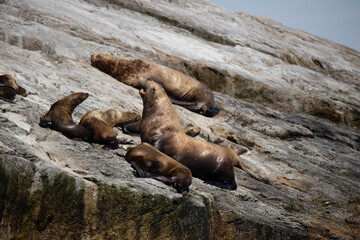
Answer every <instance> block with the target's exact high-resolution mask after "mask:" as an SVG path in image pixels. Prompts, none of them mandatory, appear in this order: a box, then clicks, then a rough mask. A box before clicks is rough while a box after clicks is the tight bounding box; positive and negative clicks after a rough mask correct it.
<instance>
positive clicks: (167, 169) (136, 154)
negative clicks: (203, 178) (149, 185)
mask: <svg viewBox="0 0 360 240" xmlns="http://www.w3.org/2000/svg"><path fill="white" fill-rule="evenodd" d="M125 159H126V161H128V162H129V163H131V166H132V167H133V168H135V170H136V171H137V172H138V174H139V176H140V177H143V178H145V177H147V178H154V179H156V180H159V181H161V182H163V183H165V184H167V185H170V186H172V187H173V188H175V189H176V191H177V192H179V193H182V192H185V191H186V192H189V186H190V184H191V181H192V174H191V171H190V170H189V169H188V168H187V167H185V166H184V165H183V164H181V163H179V162H177V161H175V160H174V159H172V158H171V157H169V156H167V155H165V154H164V153H162V152H160V151H159V150H157V149H156V148H154V147H153V146H152V145H150V144H148V143H141V144H140V145H138V146H136V147H133V148H131V149H129V150H128V151H127V153H126V156H125Z"/></svg>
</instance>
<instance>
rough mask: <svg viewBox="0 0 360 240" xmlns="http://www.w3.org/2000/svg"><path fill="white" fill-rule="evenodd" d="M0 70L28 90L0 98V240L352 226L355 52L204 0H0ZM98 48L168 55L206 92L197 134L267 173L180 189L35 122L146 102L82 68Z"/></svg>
mask: <svg viewBox="0 0 360 240" xmlns="http://www.w3.org/2000/svg"><path fill="white" fill-rule="evenodd" d="M0 40H1V41H0V74H5V73H7V74H10V75H12V76H14V77H15V78H16V80H17V81H18V83H19V84H20V85H21V86H23V87H25V88H26V89H27V90H28V91H30V94H29V95H28V96H27V97H21V96H17V97H16V100H15V103H8V102H4V101H2V100H0V122H1V127H0V156H1V158H0V239H49V237H51V238H54V239H358V238H359V237H358V236H359V235H360V153H359V150H360V137H359V128H360V121H359V119H360V111H359V109H360V90H359V89H360V81H359V79H360V53H358V52H357V51H355V50H353V49H350V48H347V47H345V46H341V45H338V44H335V43H333V42H331V41H328V40H326V39H322V38H319V37H316V36H313V35H310V34H307V33H305V32H302V31H297V30H294V29H291V28H288V27H286V26H283V25H281V24H280V23H277V22H274V21H272V20H271V19H268V18H265V17H261V16H251V15H247V14H245V13H230V12H228V11H226V10H224V9H222V8H219V7H216V6H214V5H212V4H211V3H210V2H209V1H206V0H194V1H186V0H176V1H157V0H136V1H125V0H124V1H120V0H112V1H110V0H109V1H101V0H88V1H80V0H74V1H55V0H53V1H50V0H46V1H45V0H27V1H10V0H0ZM99 52H109V53H111V54H114V55H116V56H121V57H127V58H144V59H147V60H151V61H155V62H157V63H160V64H164V65H167V66H169V67H172V68H175V69H177V70H179V71H182V72H184V73H186V74H189V75H191V76H193V77H195V78H197V79H199V80H201V81H203V82H205V83H206V84H208V85H209V86H210V87H211V88H212V89H214V90H215V91H216V92H215V98H216V103H217V105H218V107H219V108H221V112H220V114H219V115H218V116H216V117H214V118H207V117H203V116H200V115H198V114H195V113H192V112H190V111H187V110H186V109H184V108H181V107H178V106H176V109H177V110H178V113H179V116H180V118H181V121H182V124H183V125H184V126H187V125H188V124H193V125H196V126H199V127H201V129H202V132H201V134H200V136H198V137H200V138H203V139H205V140H208V141H211V142H215V143H218V144H226V145H228V146H231V147H232V148H233V149H234V150H235V151H236V152H237V153H238V154H239V155H240V158H241V160H242V162H243V164H244V165H245V166H246V167H247V168H248V169H250V170H251V171H252V172H254V173H255V174H256V175H258V176H261V178H263V179H264V180H265V182H267V183H262V182H259V181H256V180H254V179H253V178H251V177H249V176H248V175H247V174H246V173H244V172H243V171H241V170H239V169H235V173H236V181H237V184H238V189H237V190H236V191H226V190H222V189H219V188H216V187H213V186H210V185H207V184H204V183H202V181H200V180H199V179H196V178H194V179H193V183H192V185H191V187H190V192H189V194H187V195H185V196H183V195H181V194H177V193H176V191H175V190H174V189H173V188H171V187H168V186H166V185H164V184H162V183H161V182H158V181H155V180H152V179H139V178H137V177H136V174H135V171H134V170H133V169H132V168H131V167H130V165H129V164H128V163H127V162H126V161H125V159H124V156H125V153H126V150H127V149H128V148H129V147H132V146H134V145H136V144H138V143H140V139H139V137H136V136H129V135H125V134H123V133H122V131H121V130H120V129H116V132H117V134H118V138H119V140H120V141H121V142H122V144H120V148H119V149H117V150H105V149H103V148H102V146H101V145H99V144H89V143H86V142H81V141H73V140H70V139H68V138H66V137H65V136H63V135H61V134H60V133H59V132H56V131H52V130H50V129H44V128H41V127H39V125H38V123H39V119H40V117H41V116H42V115H43V114H45V113H46V112H47V110H48V109H49V108H50V106H51V104H52V103H54V102H55V101H56V100H58V99H60V98H62V97H64V96H66V95H69V94H71V93H73V92H79V91H82V92H87V93H89V94H90V96H89V98H88V99H86V100H85V101H84V102H83V103H82V104H80V105H79V106H78V107H77V108H76V109H75V111H74V113H73V118H74V120H75V122H78V121H79V120H80V119H81V117H82V116H83V115H84V114H85V113H86V112H87V111H91V110H96V109H109V108H117V109H119V110H126V111H135V112H138V113H141V111H142V102H141V99H140V96H139V94H138V91H137V90H135V89H133V88H131V87H129V86H126V85H124V84H122V83H119V82H117V81H116V80H115V79H113V78H111V77H110V76H108V75H106V74H104V73H102V72H100V71H99V70H97V69H95V68H93V67H92V66H91V65H90V55H91V54H94V53H99Z"/></svg>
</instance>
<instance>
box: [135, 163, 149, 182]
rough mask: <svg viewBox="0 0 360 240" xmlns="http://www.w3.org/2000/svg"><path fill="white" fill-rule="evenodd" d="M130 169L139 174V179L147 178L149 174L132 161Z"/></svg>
mask: <svg viewBox="0 0 360 240" xmlns="http://www.w3.org/2000/svg"><path fill="white" fill-rule="evenodd" d="M131 167H133V168H134V169H135V170H136V172H137V173H138V174H139V177H141V178H146V177H148V175H149V173H147V172H146V171H144V170H142V169H141V168H140V167H139V166H138V165H137V164H136V163H135V162H134V161H132V162H131Z"/></svg>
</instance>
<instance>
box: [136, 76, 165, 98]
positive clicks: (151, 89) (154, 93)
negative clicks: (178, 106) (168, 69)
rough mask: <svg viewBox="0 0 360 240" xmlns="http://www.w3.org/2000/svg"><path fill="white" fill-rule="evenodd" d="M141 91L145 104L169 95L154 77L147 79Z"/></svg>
mask: <svg viewBox="0 0 360 240" xmlns="http://www.w3.org/2000/svg"><path fill="white" fill-rule="evenodd" d="M139 93H140V96H141V97H142V99H143V101H144V104H145V103H146V104H149V103H156V102H158V101H159V100H160V99H163V98H164V97H167V94H166V92H165V90H164V88H163V87H162V86H161V85H160V84H158V83H156V82H155V81H153V80H152V79H148V80H146V82H145V88H142V89H140V92H139Z"/></svg>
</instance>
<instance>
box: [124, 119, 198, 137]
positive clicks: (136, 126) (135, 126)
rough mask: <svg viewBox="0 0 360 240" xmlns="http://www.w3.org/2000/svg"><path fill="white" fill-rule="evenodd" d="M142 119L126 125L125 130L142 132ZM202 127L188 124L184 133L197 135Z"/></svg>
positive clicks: (126, 131)
mask: <svg viewBox="0 0 360 240" xmlns="http://www.w3.org/2000/svg"><path fill="white" fill-rule="evenodd" d="M140 126H141V120H139V121H136V122H133V123H129V124H126V125H124V127H123V130H124V132H125V133H127V134H140ZM200 131H201V128H199V127H196V126H187V127H185V128H184V133H185V134H186V135H189V136H191V137H196V136H197V135H199V134H200Z"/></svg>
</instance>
